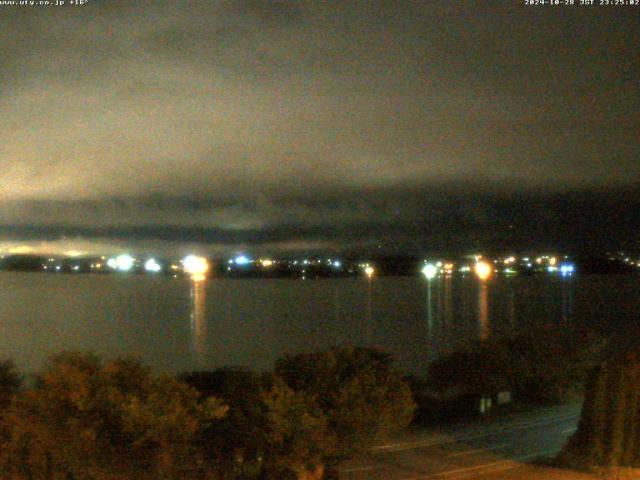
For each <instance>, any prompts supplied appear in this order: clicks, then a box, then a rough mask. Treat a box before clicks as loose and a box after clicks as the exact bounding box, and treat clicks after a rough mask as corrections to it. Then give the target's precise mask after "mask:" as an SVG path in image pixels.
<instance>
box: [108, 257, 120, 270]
mask: <svg viewBox="0 0 640 480" xmlns="http://www.w3.org/2000/svg"><path fill="white" fill-rule="evenodd" d="M107 267H109V268H113V269H114V270H115V269H116V268H118V262H116V259H115V258H110V259H109V260H107Z"/></svg>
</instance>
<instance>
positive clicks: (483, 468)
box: [340, 404, 580, 480]
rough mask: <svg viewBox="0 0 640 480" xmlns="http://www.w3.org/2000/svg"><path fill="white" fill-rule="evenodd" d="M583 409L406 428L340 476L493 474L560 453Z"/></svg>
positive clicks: (446, 479)
mask: <svg viewBox="0 0 640 480" xmlns="http://www.w3.org/2000/svg"><path fill="white" fill-rule="evenodd" d="M579 415H580V405H579V404H572V405H564V406H559V407H553V408H546V409H541V410H537V411H536V412H529V413H525V414H514V415H510V416H508V417H501V418H496V419H493V420H491V419H483V420H482V421H478V422H476V423H474V424H467V425H460V426H455V427H450V428H447V429H443V430H439V431H435V430H434V431H428V432H427V431H423V432H415V433H412V434H406V435H404V436H403V437H402V438H398V439H395V440H393V441H391V442H388V443H385V444H381V445H377V446H376V447H374V448H373V449H372V450H371V451H370V452H369V453H367V454H365V455H363V456H361V457H359V458H357V459H354V460H353V461H350V462H347V463H345V464H343V465H341V468H340V480H378V479H380V480H429V479H436V480H460V479H463V478H469V479H476V478H489V477H492V478H493V476H494V475H495V474H496V472H507V471H509V472H515V471H516V469H519V468H521V467H523V466H525V465H526V464H527V462H530V461H531V460H534V459H537V458H541V457H552V456H554V455H555V454H557V453H558V452H559V451H560V449H561V448H562V446H563V445H564V444H565V442H566V441H567V439H568V438H569V436H570V435H571V434H572V433H573V432H574V431H575V428H576V425H577V422H578V418H579ZM509 478H512V477H509ZM513 478H517V476H516V477H513Z"/></svg>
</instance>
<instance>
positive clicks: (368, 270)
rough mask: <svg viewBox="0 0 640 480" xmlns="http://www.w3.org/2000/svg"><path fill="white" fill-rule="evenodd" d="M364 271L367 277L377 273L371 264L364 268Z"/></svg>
mask: <svg viewBox="0 0 640 480" xmlns="http://www.w3.org/2000/svg"><path fill="white" fill-rule="evenodd" d="M364 273H365V275H366V276H367V277H369V278H371V277H372V276H373V274H374V273H375V270H374V268H373V267H372V266H370V265H369V266H367V267H366V268H365V269H364Z"/></svg>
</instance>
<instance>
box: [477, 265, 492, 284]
mask: <svg viewBox="0 0 640 480" xmlns="http://www.w3.org/2000/svg"><path fill="white" fill-rule="evenodd" d="M473 270H474V271H475V272H476V275H477V276H478V278H479V279H480V280H487V279H488V278H489V277H490V276H491V274H492V273H493V268H492V267H491V265H490V264H488V263H487V262H483V261H479V262H476V264H475V266H474V267H473Z"/></svg>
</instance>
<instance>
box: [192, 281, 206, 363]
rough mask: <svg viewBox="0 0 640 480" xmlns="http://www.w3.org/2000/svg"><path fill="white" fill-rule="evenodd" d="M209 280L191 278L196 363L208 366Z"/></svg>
mask: <svg viewBox="0 0 640 480" xmlns="http://www.w3.org/2000/svg"><path fill="white" fill-rule="evenodd" d="M206 287H207V280H204V279H202V278H193V279H192V280H191V338H192V345H193V354H194V364H195V366H196V367H197V368H199V369H202V368H206V366H207V363H206V357H207V303H206V302H207V289H206Z"/></svg>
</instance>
